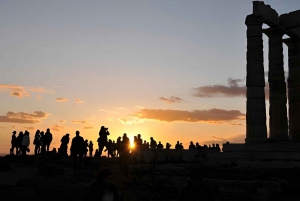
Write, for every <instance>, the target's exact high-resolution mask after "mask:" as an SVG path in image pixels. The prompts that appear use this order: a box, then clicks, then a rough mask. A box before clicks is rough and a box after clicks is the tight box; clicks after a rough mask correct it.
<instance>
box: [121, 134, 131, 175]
mask: <svg viewBox="0 0 300 201" xmlns="http://www.w3.org/2000/svg"><path fill="white" fill-rule="evenodd" d="M129 146H130V141H129V138H128V137H127V134H126V133H124V134H123V138H122V142H121V146H120V152H119V154H120V157H119V166H120V169H121V171H122V172H123V174H124V175H125V176H126V177H128V171H129V157H130V153H129V151H130V149H129Z"/></svg>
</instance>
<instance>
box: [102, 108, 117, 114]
mask: <svg viewBox="0 0 300 201" xmlns="http://www.w3.org/2000/svg"><path fill="white" fill-rule="evenodd" d="M99 112H106V113H117V112H116V111H111V110H105V109H99Z"/></svg>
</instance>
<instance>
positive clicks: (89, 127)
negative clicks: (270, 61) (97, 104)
mask: <svg viewBox="0 0 300 201" xmlns="http://www.w3.org/2000/svg"><path fill="white" fill-rule="evenodd" d="M83 129H94V127H93V126H84V127H83Z"/></svg>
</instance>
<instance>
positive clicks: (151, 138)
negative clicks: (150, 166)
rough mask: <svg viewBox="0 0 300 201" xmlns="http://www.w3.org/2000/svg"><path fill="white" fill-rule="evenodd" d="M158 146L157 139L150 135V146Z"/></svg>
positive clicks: (153, 147)
mask: <svg viewBox="0 0 300 201" xmlns="http://www.w3.org/2000/svg"><path fill="white" fill-rule="evenodd" d="M156 147H157V143H156V141H155V140H154V139H153V137H150V148H151V149H156Z"/></svg>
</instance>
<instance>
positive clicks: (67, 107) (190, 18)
mask: <svg viewBox="0 0 300 201" xmlns="http://www.w3.org/2000/svg"><path fill="white" fill-rule="evenodd" d="M265 3H266V4H270V5H271V7H272V8H274V9H275V10H276V11H277V12H278V14H283V13H287V12H291V11H294V10H297V9H300V4H299V1H298V0H289V1H282V0H269V1H265ZM251 13H252V1H250V0H230V1H224V0H214V1H212V0H185V1H178V0H164V1H161V0H152V1H144V0H128V1H123V0H119V1H117V0H116V1H104V0H103V1H95V0H87V1H79V0H72V1H71V0H68V1H67V0H66V1H57V0H53V1H44V0H28V1H17V0H16V1H10V0H1V1H0V98H1V105H0V153H8V152H9V148H10V146H11V145H10V140H11V133H12V131H14V130H16V131H17V133H18V132H19V131H24V130H28V131H29V132H30V137H31V150H33V145H32V142H33V138H34V134H35V131H36V130H37V129H39V130H41V131H46V129H47V128H50V129H51V133H52V134H53V138H54V139H53V142H52V145H51V148H53V147H56V148H58V147H59V145H60V140H61V137H62V136H63V135H65V134H66V133H70V137H71V138H73V137H74V136H75V131H76V130H79V131H80V133H81V136H83V137H84V139H88V140H92V141H93V142H94V144H95V145H96V144H97V143H96V140H97V138H98V132H99V130H100V127H101V126H106V127H108V128H109V132H110V136H109V138H110V139H113V140H116V139H117V137H118V136H122V135H123V133H127V135H128V136H129V137H130V139H133V136H135V135H137V134H141V136H142V139H143V140H147V141H149V139H150V137H154V139H155V140H156V141H157V142H158V141H161V142H162V143H163V144H164V145H165V143H166V142H169V143H171V144H172V145H173V147H174V146H175V143H176V141H178V140H179V141H180V142H182V143H183V145H184V147H185V148H187V147H188V145H189V142H190V141H193V142H199V143H200V144H204V143H205V144H212V143H220V144H221V143H224V142H226V141H229V142H232V143H238V142H240V143H243V142H244V140H245V136H246V122H245V114H246V98H245V94H246V87H245V77H246V26H245V18H246V16H247V15H248V14H251ZM263 38H264V53H265V67H264V68H265V71H266V72H267V68H268V61H267V56H268V48H267V47H268V40H267V38H266V36H264V37H263ZM284 55H285V60H284V62H285V64H284V65H285V66H284V68H285V71H287V70H288V68H287V48H286V46H285V45H284ZM266 81H267V78H266ZM267 90H268V89H267V88H266V91H267ZM266 107H267V116H268V100H266ZM95 148H97V147H96V146H95ZM95 148H94V149H95ZM31 152H32V151H31Z"/></svg>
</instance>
